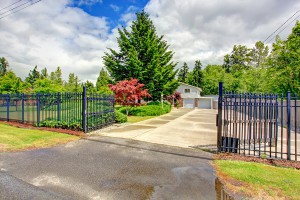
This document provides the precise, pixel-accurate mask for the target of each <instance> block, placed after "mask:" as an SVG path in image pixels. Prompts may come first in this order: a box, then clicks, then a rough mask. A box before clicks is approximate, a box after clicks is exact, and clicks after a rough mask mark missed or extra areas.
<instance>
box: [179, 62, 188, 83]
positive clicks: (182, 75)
mask: <svg viewBox="0 0 300 200" xmlns="http://www.w3.org/2000/svg"><path fill="white" fill-rule="evenodd" d="M188 74H189V67H188V66H187V64H186V62H184V63H183V66H182V68H181V69H180V70H179V72H178V78H177V80H178V81H179V82H182V83H187V77H188Z"/></svg>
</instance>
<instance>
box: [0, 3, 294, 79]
mask: <svg viewBox="0 0 300 200" xmlns="http://www.w3.org/2000/svg"><path fill="white" fill-rule="evenodd" d="M28 1H29V3H27V2H28ZM36 1H37V0H1V1H0V57H5V58H6V59H7V60H8V62H9V64H10V67H11V69H12V70H13V71H14V72H15V73H16V74H17V75H18V76H20V77H21V78H23V79H24V78H25V77H26V76H27V75H28V72H29V70H32V69H33V67H34V66H38V69H39V70H41V69H42V68H44V67H47V69H48V72H51V71H54V70H55V69H56V68H57V67H58V66H60V67H61V69H62V72H63V79H64V80H67V78H68V74H69V73H75V74H76V75H78V77H79V79H80V80H81V81H86V80H90V81H92V82H94V83H95V81H96V79H97V77H98V75H99V72H100V70H101V68H102V67H104V65H103V59H102V57H103V55H104V53H105V52H108V48H112V49H115V50H118V45H117V41H116V37H118V32H117V29H118V28H122V27H125V28H129V27H130V25H131V22H132V20H134V19H135V13H136V12H139V11H141V10H143V9H144V10H145V11H146V12H147V13H149V15H150V18H151V20H152V21H153V23H154V25H155V27H156V30H157V33H158V35H164V39H165V40H166V41H167V43H168V44H169V45H170V46H169V49H170V50H172V51H174V53H175V54H174V57H173V60H174V61H175V62H178V65H177V67H178V68H179V67H181V66H182V64H183V62H187V63H188V66H189V68H190V69H192V68H193V65H194V62H195V60H199V59H200V60H201V62H202V63H203V65H204V66H206V65H207V64H222V62H223V57H224V55H225V54H227V53H230V52H231V50H232V48H233V45H235V44H240V45H246V46H248V47H253V46H254V44H255V42H256V41H264V40H265V39H266V38H267V37H268V36H269V35H270V34H271V33H272V32H273V31H275V30H276V29H277V28H278V27H279V26H280V25H282V24H283V23H284V22H285V21H286V20H287V19H288V18H289V17H291V16H292V15H293V14H294V13H296V12H297V11H298V13H296V15H295V16H294V17H293V18H292V19H291V20H290V21H292V20H294V19H299V20H300V16H299V15H300V11H299V10H300V1H299V0H259V1H258V0H257V1H253V0H209V1H208V0H185V1H182V0H41V1H40V2H38V3H36V4H34V5H30V4H31V3H34V2H36ZM11 4H13V5H12V6H11V7H8V8H6V7H7V6H9V5H11ZM22 4H24V5H23V6H26V5H28V7H27V8H25V9H23V10H21V11H18V12H16V13H12V12H14V11H17V10H18V9H20V8H22V6H20V5H22ZM17 6H20V7H18V8H16V9H15V10H11V11H10V9H13V8H14V7H17ZM290 21H289V22H290ZM289 22H288V23H286V24H285V25H284V26H283V27H285V26H287V27H286V29H285V30H284V31H282V32H281V33H280V34H279V35H280V37H281V38H283V39H285V38H286V37H287V36H288V35H289V34H290V33H291V29H292V27H293V26H294V25H295V21H294V22H292V23H291V24H290V25H289ZM272 42H274V38H272V37H271V40H270V41H269V42H268V44H271V43H272Z"/></svg>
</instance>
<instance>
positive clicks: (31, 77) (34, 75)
mask: <svg viewBox="0 0 300 200" xmlns="http://www.w3.org/2000/svg"><path fill="white" fill-rule="evenodd" d="M40 77H41V75H40V72H39V71H38V70H37V66H35V67H34V68H33V70H30V72H29V74H28V76H27V77H26V78H25V82H27V83H29V84H30V85H31V87H33V85H34V82H35V81H36V80H38V79H39V78H40Z"/></svg>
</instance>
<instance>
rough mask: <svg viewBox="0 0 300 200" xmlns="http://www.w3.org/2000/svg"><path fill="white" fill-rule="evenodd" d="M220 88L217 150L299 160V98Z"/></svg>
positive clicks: (289, 95) (288, 95) (288, 94)
mask: <svg viewBox="0 0 300 200" xmlns="http://www.w3.org/2000/svg"><path fill="white" fill-rule="evenodd" d="M219 87H220V88H219V93H220V95H219V100H218V151H220V152H234V153H239V154H244V155H249V156H258V157H269V158H280V159H287V160H299V156H300V148H299V147H300V146H299V143H300V137H299V135H298V134H299V133H300V125H299V120H300V103H299V96H297V95H296V94H293V95H291V94H290V93H287V95H286V96H284V95H277V94H237V93H231V92H224V91H223V87H222V84H220V86H219Z"/></svg>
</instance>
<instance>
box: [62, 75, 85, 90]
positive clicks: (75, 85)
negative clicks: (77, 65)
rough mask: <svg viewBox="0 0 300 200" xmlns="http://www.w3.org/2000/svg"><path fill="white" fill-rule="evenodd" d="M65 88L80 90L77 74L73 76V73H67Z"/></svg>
mask: <svg viewBox="0 0 300 200" xmlns="http://www.w3.org/2000/svg"><path fill="white" fill-rule="evenodd" d="M65 90H66V91H68V92H81V90H82V89H81V86H80V84H79V78H78V76H75V74H74V73H70V74H69V79H68V82H66V84H65Z"/></svg>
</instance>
